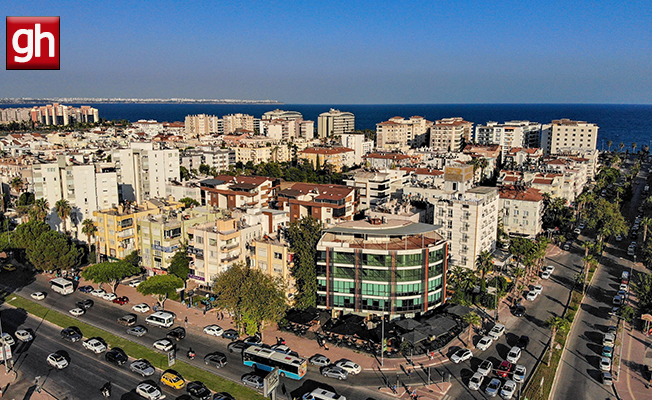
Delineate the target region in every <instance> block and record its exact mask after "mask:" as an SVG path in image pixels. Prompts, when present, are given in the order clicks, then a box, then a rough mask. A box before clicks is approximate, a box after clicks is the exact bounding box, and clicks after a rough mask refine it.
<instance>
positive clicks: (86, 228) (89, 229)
mask: <svg viewBox="0 0 652 400" xmlns="http://www.w3.org/2000/svg"><path fill="white" fill-rule="evenodd" d="M82 233H83V234H84V235H86V237H87V238H88V252H89V253H90V252H91V243H92V241H93V238H94V237H95V234H96V233H97V226H95V223H94V222H93V221H92V220H90V219H88V218H86V219H85V220H83V221H82Z"/></svg>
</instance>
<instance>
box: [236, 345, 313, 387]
mask: <svg viewBox="0 0 652 400" xmlns="http://www.w3.org/2000/svg"><path fill="white" fill-rule="evenodd" d="M242 360H243V362H244V364H245V365H248V366H250V367H254V368H258V369H262V370H264V371H271V370H273V369H274V368H275V367H278V369H279V373H280V375H281V376H286V377H288V378H292V379H301V378H303V377H304V375H305V374H306V372H307V370H308V362H307V361H306V359H305V358H300V357H294V356H291V355H289V354H283V353H279V352H278V351H274V350H272V349H266V348H263V347H259V346H249V347H247V348H246V349H245V351H243V352H242Z"/></svg>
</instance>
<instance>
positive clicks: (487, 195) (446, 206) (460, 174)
mask: <svg viewBox="0 0 652 400" xmlns="http://www.w3.org/2000/svg"><path fill="white" fill-rule="evenodd" d="M403 195H404V197H406V198H407V199H410V200H420V201H425V202H428V203H429V204H432V205H433V208H432V209H433V217H432V221H433V222H434V224H435V226H436V227H437V231H438V232H439V233H440V234H441V235H442V236H443V237H444V238H445V239H446V240H447V241H448V244H449V264H450V265H460V266H463V267H466V268H469V269H474V268H475V261H476V259H477V257H478V255H479V254H480V253H481V252H482V251H490V252H493V250H494V249H495V248H496V232H497V229H498V210H499V204H498V188H495V187H485V186H478V187H475V188H474V187H473V166H471V165H463V164H459V165H458V166H447V167H445V169H444V188H443V189H439V188H436V187H422V186H406V187H404V188H403Z"/></svg>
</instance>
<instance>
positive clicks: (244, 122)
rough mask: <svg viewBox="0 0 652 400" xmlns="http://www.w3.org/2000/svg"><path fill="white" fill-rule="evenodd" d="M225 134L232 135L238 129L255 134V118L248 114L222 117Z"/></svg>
mask: <svg viewBox="0 0 652 400" xmlns="http://www.w3.org/2000/svg"><path fill="white" fill-rule="evenodd" d="M222 123H223V124H224V134H225V135H230V134H232V133H233V132H235V131H236V130H238V129H245V130H247V131H250V132H254V128H255V127H254V117H253V116H252V115H248V114H240V113H237V114H229V115H225V116H224V117H222Z"/></svg>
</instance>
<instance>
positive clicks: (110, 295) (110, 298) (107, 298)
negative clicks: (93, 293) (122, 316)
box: [102, 293, 118, 301]
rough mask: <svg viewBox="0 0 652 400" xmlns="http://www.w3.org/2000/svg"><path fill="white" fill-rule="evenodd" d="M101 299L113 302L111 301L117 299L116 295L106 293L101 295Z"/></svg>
mask: <svg viewBox="0 0 652 400" xmlns="http://www.w3.org/2000/svg"><path fill="white" fill-rule="evenodd" d="M102 298H103V299H104V300H108V301H113V300H115V299H117V298H118V295H117V294H115V293H106V294H104V295H102Z"/></svg>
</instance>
